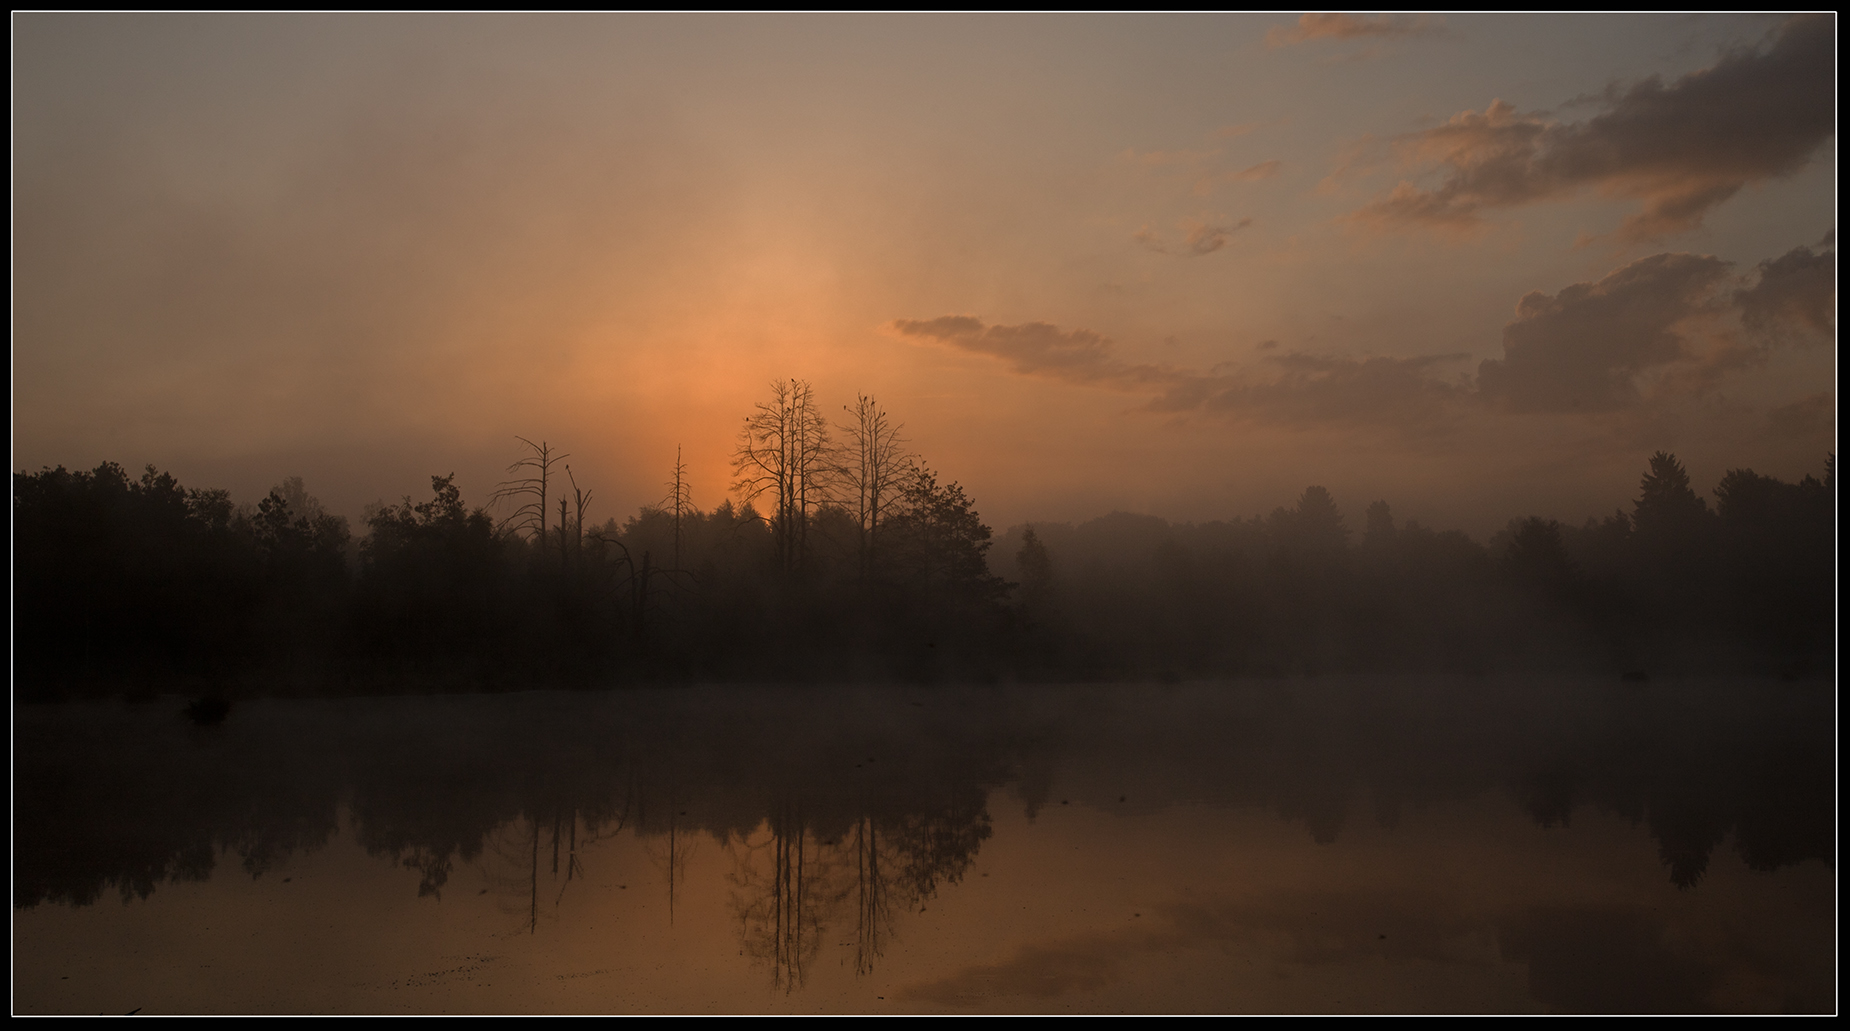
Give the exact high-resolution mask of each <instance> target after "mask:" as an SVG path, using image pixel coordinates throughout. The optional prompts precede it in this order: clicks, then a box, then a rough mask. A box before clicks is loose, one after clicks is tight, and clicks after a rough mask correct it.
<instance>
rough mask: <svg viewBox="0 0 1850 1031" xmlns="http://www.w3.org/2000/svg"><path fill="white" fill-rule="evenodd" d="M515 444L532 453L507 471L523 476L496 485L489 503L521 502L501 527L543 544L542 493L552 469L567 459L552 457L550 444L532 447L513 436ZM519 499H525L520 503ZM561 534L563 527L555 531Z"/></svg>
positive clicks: (544, 538)
mask: <svg viewBox="0 0 1850 1031" xmlns="http://www.w3.org/2000/svg"><path fill="white" fill-rule="evenodd" d="M514 439H515V440H518V441H520V442H521V443H522V444H525V445H527V447H528V448H530V449H532V451H533V453H532V454H530V455H527V456H526V457H524V458H521V459H519V460H518V461H516V462H514V464H512V465H510V466H508V467H507V471H508V472H510V473H523V472H524V473H525V474H526V475H524V476H519V477H517V478H516V479H512V480H504V481H503V482H501V483H500V484H498V485H496V487H495V492H494V493H493V494H491V495H490V496H489V502H490V503H491V504H492V503H495V502H501V501H507V500H509V499H512V500H515V501H519V502H521V503H520V504H519V506H518V507H516V508H515V509H514V512H513V514H512V515H510V516H508V517H507V519H506V521H505V522H503V524H502V525H503V526H509V525H511V526H513V527H514V528H515V532H517V533H518V532H521V531H531V532H532V534H533V542H534V543H535V544H539V545H544V544H545V543H546V492H547V488H548V485H549V484H550V482H551V480H552V467H553V466H554V465H557V464H558V463H560V462H563V461H565V460H566V459H568V458H570V457H572V456H571V455H556V454H553V449H552V446H551V445H550V444H547V443H546V442H545V441H543V440H542V441H540V442H539V443H538V444H535V443H534V442H532V441H531V440H528V439H527V438H525V437H520V436H516V437H515V438H514ZM522 499H526V500H524V501H522ZM559 530H560V532H561V533H563V532H564V531H565V527H564V526H563V525H561V526H560V527H559Z"/></svg>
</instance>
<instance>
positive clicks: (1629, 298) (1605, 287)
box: [1478, 254, 1730, 412]
mask: <svg viewBox="0 0 1850 1031" xmlns="http://www.w3.org/2000/svg"><path fill="white" fill-rule="evenodd" d="M1729 269H1730V265H1729V263H1728V262H1725V261H1721V260H1720V259H1717V258H1713V257H1706V256H1702V255H1695V254H1655V255H1652V256H1651V257H1648V258H1640V259H1639V260H1637V261H1634V262H1632V263H1631V264H1629V265H1626V266H1625V267H1623V268H1620V269H1618V270H1616V271H1614V272H1611V273H1609V274H1607V275H1606V276H1605V277H1604V278H1602V279H1600V280H1599V281H1598V282H1595V283H1574V284H1571V285H1569V286H1567V287H1564V288H1563V289H1562V290H1561V292H1560V293H1558V294H1555V295H1553V296H1550V295H1548V294H1545V293H1542V292H1540V291H1536V292H1534V293H1530V294H1528V295H1527V296H1525V297H1523V299H1522V300H1521V301H1519V302H1517V304H1516V319H1515V321H1513V322H1511V323H1509V324H1508V325H1506V326H1504V327H1503V357H1502V358H1500V359H1498V358H1492V359H1489V360H1486V361H1485V362H1484V363H1483V364H1482V365H1480V366H1479V367H1478V389H1479V390H1480V392H1481V393H1482V394H1483V395H1484V396H1485V397H1486V398H1487V399H1491V400H1495V401H1498V402H1500V403H1502V404H1504V405H1506V406H1507V407H1509V408H1510V409H1512V410H1515V411H1522V412H1569V411H1583V412H1597V411H1612V410H1616V409H1619V408H1625V407H1629V406H1631V405H1633V404H1636V403H1637V402H1638V401H1639V399H1640V394H1639V391H1638V388H1637V385H1636V384H1635V382H1634V379H1635V377H1636V376H1638V374H1640V373H1642V372H1645V371H1647V370H1650V369H1654V368H1664V367H1668V366H1671V365H1673V364H1675V363H1678V362H1683V361H1688V360H1691V359H1695V358H1697V357H1699V355H1698V353H1697V351H1696V350H1695V345H1694V344H1693V343H1692V341H1691V335H1690V333H1689V332H1688V328H1689V326H1688V324H1689V323H1690V321H1691V320H1692V319H1696V318H1698V317H1700V316H1705V315H1713V314H1716V313H1717V312H1718V311H1720V310H1721V309H1722V307H1724V305H1725V300H1726V295H1725V294H1724V293H1723V291H1722V288H1723V287H1724V285H1725V284H1726V283H1727V282H1728V280H1729V278H1730V277H1729Z"/></svg>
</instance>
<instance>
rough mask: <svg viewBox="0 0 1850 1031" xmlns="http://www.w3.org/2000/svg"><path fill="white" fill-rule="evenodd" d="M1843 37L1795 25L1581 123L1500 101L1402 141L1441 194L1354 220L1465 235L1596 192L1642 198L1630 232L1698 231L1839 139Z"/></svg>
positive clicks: (1631, 94)
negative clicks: (1491, 217)
mask: <svg viewBox="0 0 1850 1031" xmlns="http://www.w3.org/2000/svg"><path fill="white" fill-rule="evenodd" d="M1835 82H1836V29H1835V24H1834V22H1833V21H1832V19H1831V18H1829V17H1821V16H1808V17H1799V18H1793V19H1791V20H1790V21H1788V22H1786V24H1785V25H1784V26H1783V27H1782V28H1781V29H1780V31H1779V32H1778V33H1777V35H1776V37H1775V38H1774V39H1773V40H1772V42H1771V44H1770V45H1769V46H1766V47H1764V48H1761V49H1753V50H1741V51H1736V52H1734V53H1731V54H1729V55H1728V56H1726V57H1724V58H1722V59H1721V60H1720V61H1718V62H1716V63H1715V65H1713V66H1712V67H1709V68H1705V69H1703V70H1701V71H1697V72H1692V73H1691V74H1689V75H1685V76H1683V77H1682V78H1680V79H1678V80H1677V81H1675V82H1674V83H1671V84H1670V85H1665V84H1664V82H1663V81H1662V80H1661V79H1660V78H1658V77H1656V76H1653V77H1651V78H1649V79H1646V80H1644V81H1642V82H1638V83H1635V84H1633V85H1632V86H1631V87H1630V88H1628V89H1623V90H1620V89H1618V88H1616V87H1615V88H1614V89H1611V90H1609V91H1608V94H1607V96H1606V98H1605V100H1604V104H1605V106H1606V111H1605V112H1604V113H1602V114H1599V115H1597V116H1595V117H1593V118H1590V119H1588V120H1586V121H1582V122H1558V121H1554V120H1552V119H1550V118H1548V117H1547V116H1545V115H1542V114H1534V113H1531V114H1521V113H1519V112H1518V111H1517V110H1516V108H1515V107H1513V106H1512V105H1510V104H1508V103H1505V102H1504V101H1502V100H1497V101H1495V102H1493V103H1492V104H1491V105H1490V106H1489V107H1488V108H1486V109H1485V110H1483V111H1481V112H1479V111H1466V112H1464V113H1463V114H1460V115H1457V116H1456V117H1454V118H1452V119H1451V120H1450V121H1448V122H1446V123H1445V124H1444V125H1441V126H1437V127H1435V128H1432V129H1428V130H1425V131H1423V132H1418V133H1414V134H1411V135H1409V136H1406V137H1403V138H1401V139H1399V140H1397V141H1396V148H1397V150H1398V151H1399V153H1400V155H1401V157H1402V159H1403V161H1404V162H1405V163H1407V164H1408V165H1411V166H1413V167H1414V168H1415V169H1417V170H1419V171H1421V172H1438V173H1439V174H1440V181H1439V184H1438V185H1437V186H1434V187H1432V188H1430V189H1428V188H1423V187H1421V186H1417V185H1415V184H1414V183H1413V182H1409V181H1402V182H1401V183H1400V184H1399V185H1398V186H1396V187H1395V188H1394V189H1393V190H1391V191H1389V192H1388V193H1387V194H1386V195H1384V196H1382V197H1381V198H1379V199H1377V200H1375V201H1374V202H1372V203H1370V204H1368V205H1366V206H1364V207H1363V208H1362V209H1360V210H1359V211H1357V212H1355V213H1354V214H1353V215H1352V216H1351V218H1352V219H1354V220H1357V221H1362V222H1367V223H1373V224H1377V225H1384V226H1424V227H1429V228H1448V227H1449V228H1465V227H1470V226H1473V225H1475V224H1477V223H1478V222H1479V220H1480V218H1481V214H1482V212H1483V211H1485V210H1486V209H1492V208H1507V207H1515V206H1519V205H1523V204H1530V203H1534V202H1537V201H1544V200H1556V199H1565V198H1567V197H1570V196H1573V195H1575V194H1577V193H1579V192H1581V191H1584V190H1588V189H1592V190H1597V191H1599V192H1600V193H1603V194H1606V195H1609V196H1618V197H1627V198H1631V199H1634V200H1637V201H1638V202H1640V203H1641V204H1642V206H1643V210H1642V211H1640V212H1638V213H1637V214H1634V215H1632V216H1630V217H1628V218H1627V219H1626V220H1625V222H1624V224H1623V225H1622V226H1621V228H1620V230H1619V236H1620V238H1622V239H1625V240H1632V241H1635V240H1646V239H1652V238H1655V237H1659V236H1663V235H1665V234H1668V233H1675V232H1682V231H1685V230H1689V229H1693V228H1695V227H1696V226H1698V225H1700V224H1701V222H1702V219H1703V217H1704V216H1705V215H1707V214H1708V212H1709V211H1710V210H1712V209H1713V208H1714V207H1715V206H1716V205H1718V204H1721V203H1722V202H1723V201H1725V200H1727V199H1728V198H1730V197H1732V196H1734V194H1735V193H1737V192H1739V191H1740V189H1741V188H1742V187H1744V186H1748V185H1750V184H1753V183H1758V182H1762V181H1764V180H1767V179H1770V178H1773V177H1775V176H1780V175H1788V174H1790V173H1792V172H1795V171H1797V170H1798V169H1799V168H1801V167H1803V166H1804V165H1805V163H1806V162H1807V161H1809V160H1810V159H1811V157H1812V155H1813V153H1814V152H1816V151H1817V149H1818V147H1819V146H1820V145H1821V144H1823V143H1824V142H1825V141H1826V140H1828V139H1830V138H1831V136H1832V134H1833V133H1834V132H1835V131H1836V121H1837V107H1836V104H1837V102H1836V97H1837V93H1836V89H1835Z"/></svg>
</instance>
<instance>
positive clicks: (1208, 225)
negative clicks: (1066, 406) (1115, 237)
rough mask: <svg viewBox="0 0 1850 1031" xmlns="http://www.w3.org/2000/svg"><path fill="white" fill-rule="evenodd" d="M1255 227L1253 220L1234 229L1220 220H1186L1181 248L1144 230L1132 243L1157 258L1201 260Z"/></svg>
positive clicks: (1247, 220) (1216, 218) (1240, 221)
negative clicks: (1238, 233)
mask: <svg viewBox="0 0 1850 1031" xmlns="http://www.w3.org/2000/svg"><path fill="white" fill-rule="evenodd" d="M1252 224H1253V220H1252V219H1251V218H1242V219H1240V220H1239V221H1238V222H1235V223H1233V224H1232V225H1227V224H1225V221H1224V220H1223V219H1221V218H1219V217H1208V218H1196V219H1184V220H1183V221H1181V222H1180V223H1178V227H1179V228H1181V229H1182V230H1183V232H1184V233H1185V234H1186V235H1185V236H1184V238H1183V240H1182V242H1181V243H1180V244H1174V245H1171V244H1167V243H1164V242H1163V238H1162V237H1161V236H1159V235H1158V234H1156V233H1154V232H1152V231H1151V229H1150V227H1149V226H1147V225H1146V226H1143V227H1142V228H1140V229H1138V230H1137V231H1136V232H1135V233H1132V234H1131V239H1133V240H1135V241H1137V242H1138V243H1140V244H1142V245H1143V246H1144V247H1146V248H1148V249H1150V250H1152V251H1155V252H1156V253H1158V254H1175V255H1180V256H1182V257H1185V258H1198V257H1201V256H1202V255H1205V254H1213V253H1214V252H1215V251H1218V250H1220V249H1221V248H1223V247H1225V246H1227V241H1228V240H1230V239H1232V237H1233V234H1235V233H1237V232H1239V231H1240V230H1242V229H1245V228H1246V227H1248V226H1250V225H1252Z"/></svg>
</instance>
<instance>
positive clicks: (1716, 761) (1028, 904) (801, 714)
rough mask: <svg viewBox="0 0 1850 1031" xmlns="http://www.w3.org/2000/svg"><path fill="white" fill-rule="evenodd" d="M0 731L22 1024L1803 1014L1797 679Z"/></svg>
mask: <svg viewBox="0 0 1850 1031" xmlns="http://www.w3.org/2000/svg"><path fill="white" fill-rule="evenodd" d="M186 701H187V700H186V699H183V698H176V697H162V698H156V699H154V700H150V701H143V702H139V703H129V702H106V703H65V704H60V705H43V706H16V707H15V709H14V854H13V861H14V908H13V991H14V996H13V1005H14V1012H15V1013H22V1014H25V1013H83V1014H91V1013H130V1012H136V1013H142V1014H155V1013H853V1012H864V1013H887V1012H892V1013H937V1012H952V1013H970V1012H1000V1013H1017V1012H1029V1013H1065V1012H1075V1013H1120V1012H1151V1013H1223V1012H1224V1013H1326V1012H1327V1013H1381V1012H1386V1013H1429V1012H1430V1013H1441V1012H1484V1013H1548V1012H1554V1013H1587V1012H1652V1013H1656V1012H1771V1013H1777V1012H1832V1011H1834V1010H1835V1008H1836V995H1835V993H1836V958H1835V949H1836V934H1835V914H1836V872H1835V842H1836V827H1835V821H1836V781H1835V774H1834V770H1835V725H1836V724H1835V699H1834V693H1833V686H1832V684H1831V683H1830V682H1829V681H1800V682H1794V683H1786V682H1780V681H1774V680H1768V681H1742V680H1713V681H1703V680H1687V681H1667V680H1661V679H1660V680H1653V681H1651V682H1649V683H1629V682H1624V681H1621V680H1619V679H1617V678H1610V679H1608V678H1572V677H1544V676H1537V677H1528V678H1520V677H1495V678H1463V677H1460V678H1430V677H1427V678H1416V677H1408V678H1366V677H1357V678H1347V679H1343V678H1327V679H1280V680H1253V681H1236V682H1224V683H1182V684H1144V685H1110V686H1106V685H1069V686H987V687H985V686H967V687H945V686H930V687H925V686H920V687H865V688H850V687H806V688H804V687H790V686H765V687H740V686H729V687H685V688H674V689H668V688H662V689H648V690H633V691H622V692H518V693H507V694H496V695H455V696H416V697H391V698H349V699H306V700H304V699H273V700H254V701H244V702H239V703H237V704H235V705H234V706H233V707H232V708H231V710H230V712H229V714H228V715H227V716H226V717H225V718H224V720H223V721H222V722H220V723H216V724H212V725H204V726H202V725H198V724H197V723H196V722H194V721H192V720H189V719H188V718H187V717H186V715H185V712H184V710H185V705H186Z"/></svg>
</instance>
